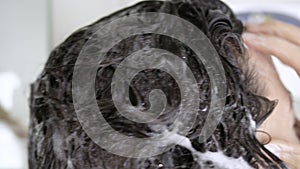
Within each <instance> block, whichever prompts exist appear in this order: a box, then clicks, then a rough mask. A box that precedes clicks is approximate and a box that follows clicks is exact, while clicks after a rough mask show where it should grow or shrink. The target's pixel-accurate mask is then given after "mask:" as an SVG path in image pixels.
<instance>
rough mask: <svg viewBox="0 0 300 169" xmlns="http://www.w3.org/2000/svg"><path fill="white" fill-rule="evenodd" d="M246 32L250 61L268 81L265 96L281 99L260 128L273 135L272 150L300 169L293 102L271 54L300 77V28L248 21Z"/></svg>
mask: <svg viewBox="0 0 300 169" xmlns="http://www.w3.org/2000/svg"><path fill="white" fill-rule="evenodd" d="M246 31H247V32H246V33H245V34H244V36H243V38H244V41H245V43H246V45H247V46H248V53H249V55H250V63H252V64H254V65H255V68H256V70H257V73H258V75H259V77H258V78H260V80H261V81H262V82H263V83H264V84H265V87H266V91H265V92H266V93H265V96H266V97H267V98H269V99H271V100H278V101H279V103H278V105H277V107H276V108H275V110H274V112H273V113H272V114H271V115H270V117H269V118H268V119H267V120H266V121H265V122H264V123H263V124H262V126H261V127H260V128H259V130H263V131H265V132H267V133H269V134H270V135H271V136H272V142H271V143H270V144H268V145H266V147H267V148H268V149H269V150H270V151H272V152H273V153H274V154H276V155H277V156H278V157H279V158H280V159H281V160H283V161H284V162H285V163H286V164H287V165H288V166H289V167H290V168H292V169H300V143H299V138H298V137H297V132H296V131H295V124H296V118H295V113H294V110H293V107H292V101H291V99H290V94H289V92H288V91H287V90H286V88H285V87H284V85H283V84H282V82H281V81H280V78H279V76H278V74H277V72H276V69H275V66H274V64H273V61H272V59H271V55H272V56H275V57H277V58H278V59H279V60H280V61H281V62H283V63H284V64H286V65H288V66H290V67H291V68H293V69H294V70H295V71H296V72H297V73H298V75H299V76H300V28H297V27H294V26H291V25H289V24H286V23H282V22H279V21H268V22H265V23H262V24H247V25H246ZM299 90H300V87H299ZM298 123H299V122H298ZM298 126H300V125H298ZM299 131H300V130H298V135H299ZM258 139H259V140H260V141H261V142H265V141H266V140H267V139H268V138H267V137H266V136H265V137H263V136H261V135H260V136H258Z"/></svg>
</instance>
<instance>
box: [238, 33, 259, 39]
mask: <svg viewBox="0 0 300 169" xmlns="http://www.w3.org/2000/svg"><path fill="white" fill-rule="evenodd" d="M242 36H243V38H244V39H246V40H257V39H258V37H257V36H256V35H255V34H253V33H248V32H245V33H243V35H242Z"/></svg>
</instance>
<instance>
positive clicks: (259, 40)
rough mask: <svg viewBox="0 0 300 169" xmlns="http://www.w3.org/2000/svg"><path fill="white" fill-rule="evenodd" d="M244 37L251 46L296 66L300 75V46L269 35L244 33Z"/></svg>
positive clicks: (293, 66)
mask: <svg viewBox="0 0 300 169" xmlns="http://www.w3.org/2000/svg"><path fill="white" fill-rule="evenodd" d="M243 39H244V41H245V43H246V45H248V46H249V47H251V48H254V49H255V50H258V51H259V52H262V53H264V54H267V55H274V56H276V57H277V58H278V59H279V60H280V61H282V62H283V63H284V64H287V65H289V66H291V67H292V68H294V69H295V70H296V72H297V73H298V75H299V76H300V47H299V46H297V45H295V44H293V43H291V42H289V41H286V40H284V39H282V38H278V37H275V36H269V35H257V34H253V33H244V34H243Z"/></svg>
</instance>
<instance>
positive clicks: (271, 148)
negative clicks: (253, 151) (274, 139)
mask: <svg viewBox="0 0 300 169" xmlns="http://www.w3.org/2000/svg"><path fill="white" fill-rule="evenodd" d="M265 148H266V149H268V150H269V151H270V152H271V153H273V154H274V155H276V156H277V157H279V156H280V151H281V148H280V147H279V146H278V145H276V144H267V145H265Z"/></svg>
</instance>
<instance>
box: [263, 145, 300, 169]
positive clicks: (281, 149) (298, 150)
mask: <svg viewBox="0 0 300 169" xmlns="http://www.w3.org/2000/svg"><path fill="white" fill-rule="evenodd" d="M265 147H266V148H267V149H268V150H270V151H271V152H272V153H273V154H275V155H276V156H277V157H278V158H280V159H281V160H282V161H284V162H285V163H286V164H287V165H288V166H289V167H290V168H292V169H299V168H300V164H299V161H300V144H293V143H289V142H287V141H283V140H273V141H272V142H271V143H270V144H268V145H266V146H265Z"/></svg>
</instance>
